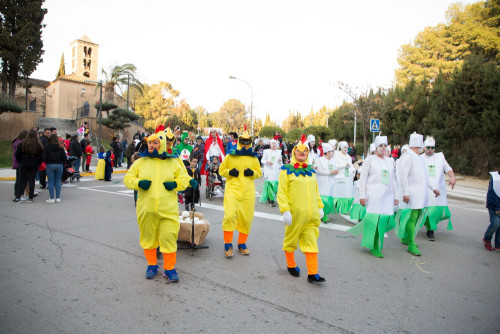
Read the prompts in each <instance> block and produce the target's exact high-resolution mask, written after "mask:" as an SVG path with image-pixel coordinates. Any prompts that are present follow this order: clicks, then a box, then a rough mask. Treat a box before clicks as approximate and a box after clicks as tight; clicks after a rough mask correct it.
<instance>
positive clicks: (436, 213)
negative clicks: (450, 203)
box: [424, 206, 453, 231]
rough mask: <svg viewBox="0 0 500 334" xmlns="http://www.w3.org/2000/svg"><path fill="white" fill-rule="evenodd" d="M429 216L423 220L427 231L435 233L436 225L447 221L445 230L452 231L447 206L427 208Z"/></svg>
mask: <svg viewBox="0 0 500 334" xmlns="http://www.w3.org/2000/svg"><path fill="white" fill-rule="evenodd" d="M427 209H428V212H429V214H428V215H427V218H426V219H425V223H424V225H425V227H427V229H428V230H432V231H435V230H437V224H438V223H439V222H440V221H442V220H446V219H448V226H447V227H446V229H447V230H453V226H452V225H451V219H450V218H451V212H450V209H448V207H447V206H429V207H428V208H427Z"/></svg>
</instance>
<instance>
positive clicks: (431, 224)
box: [422, 136, 456, 241]
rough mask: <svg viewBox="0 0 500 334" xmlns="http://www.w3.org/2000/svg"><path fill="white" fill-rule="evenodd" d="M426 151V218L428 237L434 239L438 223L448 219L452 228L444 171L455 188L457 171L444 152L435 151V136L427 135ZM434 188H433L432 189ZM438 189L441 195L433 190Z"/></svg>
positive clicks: (449, 228)
mask: <svg viewBox="0 0 500 334" xmlns="http://www.w3.org/2000/svg"><path fill="white" fill-rule="evenodd" d="M424 145H425V153H424V154H423V155H422V156H423V157H424V160H425V164H426V166H427V181H428V182H429V187H430V188H428V189H427V192H428V195H427V196H428V199H429V203H428V206H427V207H428V216H427V218H426V220H425V224H424V225H425V227H426V229H427V232H426V238H427V240H429V241H434V240H435V238H434V231H436V230H437V224H438V223H439V222H440V221H442V220H446V219H448V226H447V230H452V229H453V226H452V225H451V219H450V218H451V212H450V209H448V198H447V196H446V183H445V181H444V173H446V174H448V176H449V177H450V182H449V185H450V186H451V189H452V190H453V187H454V186H455V183H456V181H455V173H453V169H451V167H450V165H449V164H448V162H447V161H446V159H445V157H444V154H443V153H442V152H439V153H435V151H436V142H435V141H434V138H432V137H429V136H428V137H427V138H426V139H425V142H424ZM431 188H432V189H431ZM435 190H437V191H438V192H439V195H438V196H437V197H435V196H433V193H432V192H433V191H435Z"/></svg>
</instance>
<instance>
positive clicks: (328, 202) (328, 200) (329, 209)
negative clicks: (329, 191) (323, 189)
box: [320, 195, 335, 222]
mask: <svg viewBox="0 0 500 334" xmlns="http://www.w3.org/2000/svg"><path fill="white" fill-rule="evenodd" d="M320 197H321V201H322V202H323V205H324V207H323V212H324V214H325V215H324V216H323V219H322V221H323V222H326V221H328V215H329V214H334V213H335V205H334V204H333V197H332V196H323V195H320Z"/></svg>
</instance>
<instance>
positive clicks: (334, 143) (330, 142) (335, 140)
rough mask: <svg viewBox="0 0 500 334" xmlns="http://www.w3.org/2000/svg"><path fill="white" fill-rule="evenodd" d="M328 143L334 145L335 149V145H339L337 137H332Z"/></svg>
mask: <svg viewBox="0 0 500 334" xmlns="http://www.w3.org/2000/svg"><path fill="white" fill-rule="evenodd" d="M328 144H330V145H331V146H332V147H333V149H335V147H337V139H330V140H329V141H328Z"/></svg>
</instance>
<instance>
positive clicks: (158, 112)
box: [135, 81, 180, 129]
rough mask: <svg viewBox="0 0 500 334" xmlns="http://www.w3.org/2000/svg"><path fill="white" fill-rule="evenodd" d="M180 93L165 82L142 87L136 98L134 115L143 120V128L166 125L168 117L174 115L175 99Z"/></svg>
mask: <svg viewBox="0 0 500 334" xmlns="http://www.w3.org/2000/svg"><path fill="white" fill-rule="evenodd" d="M179 94H180V92H179V91H177V90H175V89H174V88H173V87H172V85H171V84H170V83H168V82H165V81H160V82H159V83H157V84H152V85H148V84H146V85H144V91H143V94H142V95H141V96H139V97H138V98H136V100H135V105H136V108H135V109H136V110H135V112H136V114H138V115H139V116H141V117H142V118H144V127H145V128H148V129H155V128H156V126H157V125H159V124H163V125H168V117H169V116H171V115H173V114H174V107H175V105H176V103H175V99H177V97H178V96H179Z"/></svg>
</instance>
